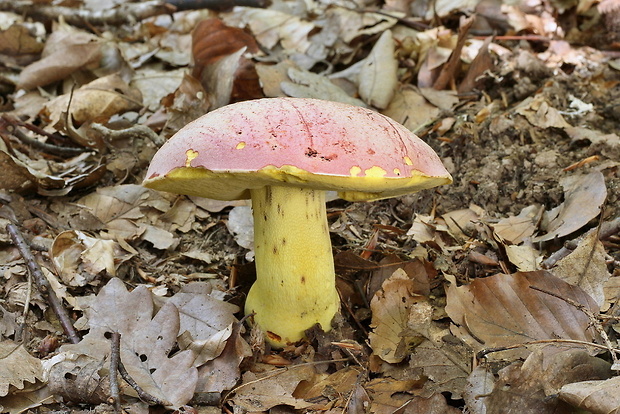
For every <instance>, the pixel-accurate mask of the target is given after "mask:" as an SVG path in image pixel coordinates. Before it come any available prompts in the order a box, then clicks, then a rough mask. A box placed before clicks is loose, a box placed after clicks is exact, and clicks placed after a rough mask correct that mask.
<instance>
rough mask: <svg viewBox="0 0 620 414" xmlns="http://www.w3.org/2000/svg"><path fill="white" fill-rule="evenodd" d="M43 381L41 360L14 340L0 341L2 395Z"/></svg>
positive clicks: (0, 395) (0, 387)
mask: <svg viewBox="0 0 620 414" xmlns="http://www.w3.org/2000/svg"><path fill="white" fill-rule="evenodd" d="M37 381H43V370H42V367H41V361H40V360H39V359H38V358H35V357H33V356H32V355H30V354H29V353H28V351H26V348H24V346H23V345H20V344H17V343H15V342H13V341H2V342H0V397H5V396H7V395H8V394H9V393H14V392H16V391H20V390H24V388H25V387H27V384H31V385H32V384H34V383H35V382H37Z"/></svg>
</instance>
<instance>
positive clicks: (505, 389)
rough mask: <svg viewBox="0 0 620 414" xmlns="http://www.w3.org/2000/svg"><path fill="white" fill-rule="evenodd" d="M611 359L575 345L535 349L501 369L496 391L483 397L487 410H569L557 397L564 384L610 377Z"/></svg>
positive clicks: (495, 413) (551, 413) (490, 413)
mask: <svg viewBox="0 0 620 414" xmlns="http://www.w3.org/2000/svg"><path fill="white" fill-rule="evenodd" d="M609 367H610V366H609V363H608V362H605V361H603V360H602V359H600V358H596V357H593V356H590V355H588V353H587V352H586V351H583V350H578V349H573V350H567V351H565V352H560V353H556V354H553V355H545V354H544V353H543V352H540V351H535V352H533V353H532V354H530V356H529V357H528V358H527V359H526V360H525V362H515V363H513V364H511V365H509V366H508V367H506V368H503V369H502V370H500V371H499V378H498V380H497V382H496V384H495V387H494V389H493V391H492V392H491V393H490V394H489V395H488V396H487V397H486V398H485V399H484V402H485V405H486V408H487V413H488V414H500V413H505V412H506V411H505V410H506V407H519V412H526V413H541V414H546V413H549V414H554V413H559V412H570V410H571V409H570V407H569V406H567V404H566V403H564V402H563V401H561V400H560V399H559V398H558V392H559V391H560V389H563V386H564V384H567V383H571V382H574V381H581V380H592V379H601V378H608V377H609V376H610V374H611V372H610V369H609Z"/></svg>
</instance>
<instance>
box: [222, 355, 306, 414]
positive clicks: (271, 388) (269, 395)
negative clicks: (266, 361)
mask: <svg viewBox="0 0 620 414" xmlns="http://www.w3.org/2000/svg"><path fill="white" fill-rule="evenodd" d="M314 375H316V374H315V370H314V368H313V367H312V366H311V365H298V366H293V367H290V368H287V369H273V368H271V369H269V367H265V370H264V372H261V373H260V374H255V373H253V372H251V371H247V372H245V373H244V374H243V379H242V382H241V385H239V386H238V387H237V388H236V389H235V396H234V397H233V398H232V401H233V402H234V403H235V404H236V405H238V406H239V407H240V408H242V409H244V410H247V411H267V410H269V409H270V408H272V407H275V406H276V405H288V406H291V407H293V408H296V409H302V408H307V407H310V406H312V405H313V404H312V403H310V402H307V401H304V400H303V399H301V398H297V397H295V396H294V395H293V393H294V392H295V390H296V389H297V386H298V385H299V383H300V382H302V381H312V379H313V378H314Z"/></svg>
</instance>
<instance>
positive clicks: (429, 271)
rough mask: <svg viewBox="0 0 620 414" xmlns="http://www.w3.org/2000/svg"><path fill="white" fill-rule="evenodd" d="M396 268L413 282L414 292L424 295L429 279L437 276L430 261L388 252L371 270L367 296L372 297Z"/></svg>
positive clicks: (427, 290)
mask: <svg viewBox="0 0 620 414" xmlns="http://www.w3.org/2000/svg"><path fill="white" fill-rule="evenodd" d="M343 253H344V252H343ZM397 269H402V270H403V271H404V272H405V273H406V274H407V276H408V277H409V278H410V279H411V280H412V281H413V282H414V287H413V292H414V293H417V294H419V295H424V296H428V295H429V294H430V291H431V288H430V285H431V282H430V281H431V279H434V278H435V277H436V276H437V271H436V270H435V269H434V268H433V266H432V264H431V263H427V262H423V261H422V260H420V259H414V260H402V259H401V258H400V257H399V256H397V255H395V254H389V255H387V256H385V257H384V258H383V259H381V261H380V262H379V266H378V268H376V269H375V270H374V271H372V274H371V276H370V280H369V282H368V287H367V289H366V292H367V296H368V297H369V298H372V297H374V296H375V293H376V292H377V291H378V290H379V289H381V285H383V282H385V281H386V280H387V279H388V278H389V277H390V276H392V274H393V273H394V272H395V271H396V270H397Z"/></svg>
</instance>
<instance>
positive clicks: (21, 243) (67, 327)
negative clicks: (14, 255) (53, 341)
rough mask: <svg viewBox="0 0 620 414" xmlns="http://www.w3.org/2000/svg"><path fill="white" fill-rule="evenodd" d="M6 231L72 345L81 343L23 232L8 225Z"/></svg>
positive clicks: (12, 225)
mask: <svg viewBox="0 0 620 414" xmlns="http://www.w3.org/2000/svg"><path fill="white" fill-rule="evenodd" d="M6 231H7V232H8V233H9V236H10V237H11V240H12V241H13V244H14V245H15V247H17V250H19V253H20V254H21V256H22V257H23V258H24V261H25V262H26V265H27V266H28V270H29V271H30V274H31V275H32V276H33V278H34V282H35V283H36V285H37V288H38V289H39V292H41V294H43V295H44V296H47V300H48V302H49V305H50V307H51V308H52V310H53V311H54V313H55V314H56V317H57V318H58V321H59V322H60V325H61V326H62V329H63V330H64V331H65V334H66V335H67V337H68V338H69V340H70V341H71V343H73V344H77V343H78V342H80V337H79V336H78V335H77V333H76V332H75V329H74V328H73V324H72V323H71V318H69V315H68V313H67V310H66V309H65V308H64V307H63V306H62V303H61V302H60V299H58V296H56V293H55V292H54V290H53V289H52V288H51V286H50V283H49V282H48V281H47V279H46V278H45V275H44V274H43V271H42V270H41V267H40V266H39V263H37V260H36V259H35V257H34V255H33V254H32V252H31V251H30V247H29V246H28V243H26V241H25V240H24V236H23V235H22V233H21V231H19V229H18V228H17V226H15V225H14V224H7V225H6Z"/></svg>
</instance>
